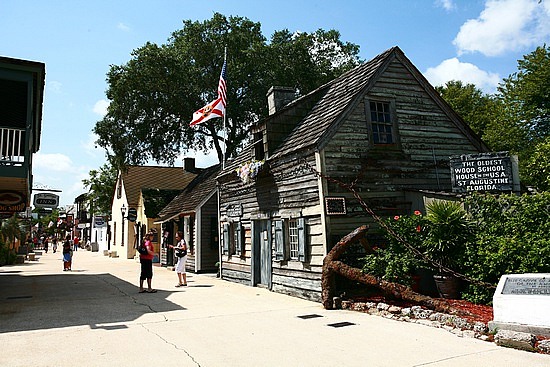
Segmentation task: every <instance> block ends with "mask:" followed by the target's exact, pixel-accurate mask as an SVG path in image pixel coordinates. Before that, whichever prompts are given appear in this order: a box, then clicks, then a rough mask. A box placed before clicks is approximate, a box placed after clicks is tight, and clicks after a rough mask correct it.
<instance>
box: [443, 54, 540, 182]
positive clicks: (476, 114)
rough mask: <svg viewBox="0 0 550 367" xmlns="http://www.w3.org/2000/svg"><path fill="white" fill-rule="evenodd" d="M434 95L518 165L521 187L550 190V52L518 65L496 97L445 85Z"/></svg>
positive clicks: (470, 86) (529, 56) (453, 84)
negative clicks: (518, 162) (441, 98)
mask: <svg viewBox="0 0 550 367" xmlns="http://www.w3.org/2000/svg"><path fill="white" fill-rule="evenodd" d="M436 90H437V91H438V92H439V93H440V94H441V95H442V96H443V98H444V99H445V100H446V101H447V102H448V103H449V104H450V105H451V107H453V109H454V110H455V111H456V112H457V113H458V114H459V115H460V116H461V117H462V118H463V119H464V121H466V122H467V123H468V124H469V125H470V127H471V128H472V129H473V130H474V131H475V132H476V133H477V134H479V135H480V136H481V138H482V139H483V140H484V141H485V142H486V143H487V145H488V146H489V147H490V148H491V149H492V150H493V151H510V152H511V153H512V154H517V155H518V156H519V159H520V164H519V167H520V175H521V180H522V182H523V183H525V184H527V185H533V186H535V187H537V188H538V189H539V190H549V189H550V182H549V180H548V172H550V164H549V162H550V150H549V149H548V142H549V139H550V48H549V47H546V46H541V47H537V48H536V49H535V50H534V51H533V52H531V53H529V54H527V55H525V56H524V57H523V59H521V60H519V61H518V71H517V72H515V73H513V74H512V75H510V76H509V77H508V78H505V79H504V80H503V81H502V83H501V84H500V85H499V87H498V90H497V93H495V94H494V95H486V94H483V93H482V92H481V91H480V90H479V89H478V88H477V87H475V86H474V85H473V84H467V85H463V84H462V82H460V81H451V82H447V83H446V84H445V86H439V87H436Z"/></svg>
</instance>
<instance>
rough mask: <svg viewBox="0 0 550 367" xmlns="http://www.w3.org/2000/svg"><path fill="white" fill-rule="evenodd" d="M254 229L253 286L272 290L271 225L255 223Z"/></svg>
mask: <svg viewBox="0 0 550 367" xmlns="http://www.w3.org/2000/svg"><path fill="white" fill-rule="evenodd" d="M252 227H253V230H252V231H253V236H252V239H253V244H252V252H253V254H252V259H253V264H252V274H253V275H252V285H253V286H264V287H267V288H269V289H271V231H270V228H271V223H270V221H268V220H258V221H253V222H252Z"/></svg>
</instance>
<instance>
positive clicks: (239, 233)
mask: <svg viewBox="0 0 550 367" xmlns="http://www.w3.org/2000/svg"><path fill="white" fill-rule="evenodd" d="M244 234H245V231H244V227H243V226H242V223H241V222H232V223H224V224H223V253H224V255H238V256H244V252H245V251H244V250H245V249H244V246H245V239H244Z"/></svg>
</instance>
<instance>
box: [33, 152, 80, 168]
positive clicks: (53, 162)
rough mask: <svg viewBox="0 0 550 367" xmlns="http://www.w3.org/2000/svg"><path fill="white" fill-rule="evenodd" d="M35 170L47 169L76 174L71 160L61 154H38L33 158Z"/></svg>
mask: <svg viewBox="0 0 550 367" xmlns="http://www.w3.org/2000/svg"><path fill="white" fill-rule="evenodd" d="M32 162H33V168H37V169H47V170H50V171H55V172H74V167H73V162H72V161H71V158H69V157H68V156H66V155H65V154H61V153H53V154H43V153H40V152H38V153H36V154H35V155H34V156H33V161H32Z"/></svg>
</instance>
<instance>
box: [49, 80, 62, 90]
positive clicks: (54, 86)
mask: <svg viewBox="0 0 550 367" xmlns="http://www.w3.org/2000/svg"><path fill="white" fill-rule="evenodd" d="M46 85H47V86H48V91H50V92H54V93H59V92H61V86H62V84H61V83H60V82H58V81H55V80H52V81H51V82H49V81H48V82H46Z"/></svg>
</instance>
